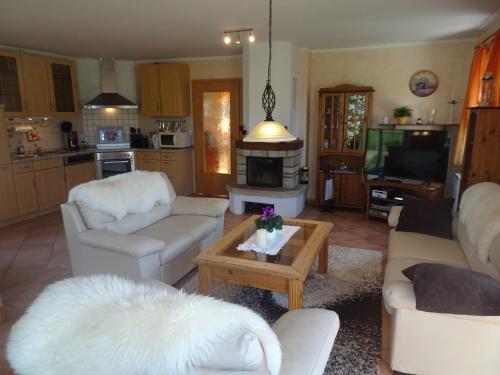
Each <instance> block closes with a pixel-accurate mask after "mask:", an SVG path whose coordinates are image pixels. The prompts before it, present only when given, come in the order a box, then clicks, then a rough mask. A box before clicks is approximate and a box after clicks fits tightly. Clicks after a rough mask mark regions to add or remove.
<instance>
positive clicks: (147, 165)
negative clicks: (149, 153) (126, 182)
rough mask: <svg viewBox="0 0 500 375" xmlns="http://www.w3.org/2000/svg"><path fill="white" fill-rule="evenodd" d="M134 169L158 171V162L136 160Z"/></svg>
mask: <svg viewBox="0 0 500 375" xmlns="http://www.w3.org/2000/svg"><path fill="white" fill-rule="evenodd" d="M136 169H138V170H140V171H151V172H155V171H160V161H159V160H149V159H138V160H137V163H136Z"/></svg>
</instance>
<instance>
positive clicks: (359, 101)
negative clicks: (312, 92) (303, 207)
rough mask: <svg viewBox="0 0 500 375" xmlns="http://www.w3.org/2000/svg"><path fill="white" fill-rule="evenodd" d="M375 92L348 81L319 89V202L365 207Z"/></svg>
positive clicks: (327, 204) (317, 190)
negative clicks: (365, 165) (366, 160)
mask: <svg viewBox="0 0 500 375" xmlns="http://www.w3.org/2000/svg"><path fill="white" fill-rule="evenodd" d="M373 92H374V90H373V88H372V87H366V86H354V85H348V84H344V85H339V86H336V87H331V88H322V89H320V90H319V116H318V155H317V189H316V196H317V203H318V204H319V205H326V206H334V205H336V206H345V207H355V208H363V207H364V182H363V176H362V167H363V157H364V151H365V142H366V139H365V138H366V129H367V127H369V126H370V118H371V104H372V96H373ZM330 191H331V194H330Z"/></svg>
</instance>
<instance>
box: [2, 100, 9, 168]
mask: <svg viewBox="0 0 500 375" xmlns="http://www.w3.org/2000/svg"><path fill="white" fill-rule="evenodd" d="M8 163H10V146H9V137H8V134H7V126H6V125H5V119H4V113H3V105H1V104H0V165H3V164H8Z"/></svg>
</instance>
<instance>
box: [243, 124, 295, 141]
mask: <svg viewBox="0 0 500 375" xmlns="http://www.w3.org/2000/svg"><path fill="white" fill-rule="evenodd" d="M296 139H297V137H295V136H294V135H293V134H291V133H290V132H289V131H288V130H286V128H285V126H284V125H283V124H281V123H279V122H278V121H274V120H265V121H261V122H259V123H258V124H257V125H256V126H255V128H253V129H252V131H251V132H250V134H248V135H247V136H246V137H245V138H243V142H269V143H272V142H292V141H295V140H296Z"/></svg>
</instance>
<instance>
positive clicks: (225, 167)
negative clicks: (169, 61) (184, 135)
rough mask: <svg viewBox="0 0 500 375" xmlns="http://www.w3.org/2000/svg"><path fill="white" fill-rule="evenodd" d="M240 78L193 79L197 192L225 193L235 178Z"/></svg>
mask: <svg viewBox="0 0 500 375" xmlns="http://www.w3.org/2000/svg"><path fill="white" fill-rule="evenodd" d="M240 108H241V80H240V79H225V80H224V79H221V80H199V81H193V128H194V136H195V162H196V191H197V192H198V193H200V194H205V195H227V191H226V185H227V184H228V183H232V182H234V181H235V180H236V140H237V139H238V138H239V124H240V123H241V110H240Z"/></svg>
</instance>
